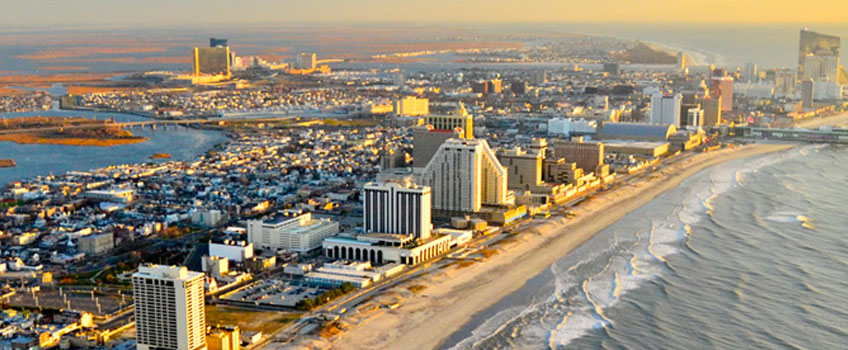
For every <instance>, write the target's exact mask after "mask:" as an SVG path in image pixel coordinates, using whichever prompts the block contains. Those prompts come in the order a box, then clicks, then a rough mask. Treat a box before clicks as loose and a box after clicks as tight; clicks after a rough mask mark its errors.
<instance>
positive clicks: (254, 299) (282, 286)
mask: <svg viewBox="0 0 848 350" xmlns="http://www.w3.org/2000/svg"><path fill="white" fill-rule="evenodd" d="M325 291H326V289H324V288H317V287H310V286H304V285H299V284H296V283H293V282H291V281H286V280H281V279H267V280H263V281H258V282H255V283H251V284H250V285H248V286H246V287H244V288H240V289H238V290H236V291H234V292H231V293H227V294H226V295H224V296H222V297H221V299H223V300H228V301H234V302H245V303H253V304H254V305H272V306H286V307H294V306H295V304H297V302H298V301H300V300H302V299H305V298H312V297H315V296H318V295H320V294H321V293H323V292H325Z"/></svg>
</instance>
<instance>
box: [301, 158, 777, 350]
mask: <svg viewBox="0 0 848 350" xmlns="http://www.w3.org/2000/svg"><path fill="white" fill-rule="evenodd" d="M791 147H793V146H792V145H771V144H755V145H746V146H739V147H736V148H727V149H723V150H719V151H715V152H710V153H701V154H695V155H691V156H688V157H687V158H686V159H682V160H680V161H679V162H677V163H675V164H673V165H671V166H668V167H665V168H663V169H662V170H661V171H658V172H657V173H655V174H652V175H650V178H649V179H647V180H645V181H641V182H637V183H635V184H633V185H626V186H620V187H618V188H616V189H615V190H612V191H609V192H607V193H604V194H602V195H598V196H595V197H594V198H592V199H591V200H588V201H586V202H584V203H581V204H580V205H579V206H577V207H576V208H574V210H572V212H573V213H575V214H576V216H574V217H572V218H570V219H565V218H563V217H553V218H550V219H547V220H543V221H540V222H539V223H538V224H537V225H536V226H535V227H533V228H531V229H530V230H528V232H526V233H524V234H520V235H517V236H516V237H517V238H516V239H510V240H509V241H510V242H509V243H506V244H502V245H499V246H498V250H499V252H498V253H497V254H495V255H494V256H492V257H491V258H489V259H486V260H485V261H484V262H482V263H474V264H470V266H463V264H458V265H453V266H452V267H450V268H446V269H443V270H441V271H439V272H438V273H434V274H432V275H430V276H427V277H423V278H419V279H416V280H413V281H411V282H408V283H407V285H404V286H399V287H397V288H395V289H394V290H392V291H391V292H389V293H386V295H384V296H382V297H381V298H382V299H384V300H377V301H375V302H378V303H379V302H384V301H385V299H387V298H388V299H389V300H391V299H394V300H398V301H400V302H401V306H400V307H399V308H397V309H395V310H391V311H389V310H387V309H385V308H379V309H375V308H374V307H373V306H369V307H367V308H366V307H360V310H359V312H349V313H348V314H349V315H348V316H347V317H346V318H345V319H343V321H342V328H343V329H344V328H347V330H346V331H345V332H344V333H343V334H340V335H338V336H335V337H332V338H331V339H309V340H307V339H304V340H303V341H302V342H299V344H292V345H295V346H297V347H306V348H333V349H434V348H438V347H440V346H442V344H443V343H444V341H445V340H446V339H447V338H448V337H449V336H450V335H451V333H453V332H455V331H457V330H459V329H460V328H461V327H462V326H463V325H464V324H465V323H467V322H468V321H469V320H470V319H471V317H472V315H474V314H475V313H477V312H480V311H483V310H485V309H487V308H489V307H490V306H492V305H494V304H495V303H497V302H498V301H499V300H501V299H502V298H504V297H506V296H507V295H509V294H511V293H513V292H515V291H516V290H518V289H519V288H521V287H522V285H524V284H525V282H526V281H527V280H529V279H530V278H532V277H533V276H536V275H537V274H538V273H540V272H542V271H543V270H544V269H546V268H548V267H549V266H550V265H551V264H552V263H554V262H555V261H556V260H557V259H559V258H561V257H562V256H564V255H565V254H566V253H567V252H569V251H571V250H572V249H574V248H576V247H577V246H579V245H580V244H582V243H584V242H585V241H587V240H588V239H590V238H591V237H592V236H593V235H595V234H596V233H598V232H600V231H601V230H603V229H604V228H606V227H607V226H609V225H611V224H613V223H615V222H616V221H618V220H619V219H621V218H622V217H623V216H624V215H626V214H627V213H629V212H631V211H633V210H635V209H637V208H639V207H640V206H642V205H644V204H646V203H647V202H649V201H651V200H652V199H654V198H655V197H657V196H658V195H660V194H662V193H663V192H666V191H668V190H670V189H672V188H674V187H676V186H678V185H679V184H680V182H682V181H683V180H685V179H686V178H688V177H690V176H692V175H694V174H696V173H698V172H700V171H702V170H704V169H706V168H708V167H711V166H713V165H717V164H720V163H723V162H727V161H731V160H734V159H740V158H745V157H751V156H755V155H762V154H766V153H771V152H776V151H780V150H785V149H788V148H791ZM537 221H539V220H537ZM534 223H535V222H534ZM411 287H412V288H411ZM364 309H367V310H368V311H362V310H364ZM328 340H329V341H330V342H332V343H328Z"/></svg>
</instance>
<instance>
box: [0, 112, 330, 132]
mask: <svg viewBox="0 0 848 350" xmlns="http://www.w3.org/2000/svg"><path fill="white" fill-rule="evenodd" d="M309 117H315V116H309V115H285V116H272V117H262V116H256V115H253V116H250V115H239V116H233V117H221V118H192V119H151V120H144V121H130V122H116V121H113V120H102V123H89V124H80V125H60V126H46V127H39V128H25V129H8V130H0V135H11V134H22V133H32V132H45V131H59V130H69V129H97V128H103V127H119V128H122V129H125V128H136V127H140V128H145V127H149V128H151V129H154V130H155V129H156V128H157V127H158V126H162V127H164V128H165V129H166V130H167V128H168V127H169V126H173V127H174V128H176V127H178V126H183V127H192V126H197V125H201V124H220V123H234V122H256V123H268V122H278V121H284V120H291V119H297V118H309ZM308 124H310V123H305V124H304V125H308Z"/></svg>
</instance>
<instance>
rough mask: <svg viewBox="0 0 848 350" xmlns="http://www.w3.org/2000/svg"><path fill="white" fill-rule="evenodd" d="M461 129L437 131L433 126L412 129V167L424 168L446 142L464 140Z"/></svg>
mask: <svg viewBox="0 0 848 350" xmlns="http://www.w3.org/2000/svg"><path fill="white" fill-rule="evenodd" d="M463 134H464V132H463V131H461V129H452V130H437V129H435V128H433V126H432V125H422V126H417V127H414V128H412V142H413V146H412V166H413V167H415V168H423V167H426V166H427V163H430V159H432V158H433V156H434V155H435V154H436V152H437V151H438V150H439V147H441V146H442V144H443V143H445V141H447V140H449V139H452V138H462V135H463Z"/></svg>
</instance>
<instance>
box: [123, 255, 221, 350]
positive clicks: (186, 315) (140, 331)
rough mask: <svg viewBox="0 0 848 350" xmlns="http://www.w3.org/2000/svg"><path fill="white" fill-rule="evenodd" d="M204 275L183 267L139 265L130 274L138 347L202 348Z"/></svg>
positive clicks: (204, 345) (204, 332)
mask: <svg viewBox="0 0 848 350" xmlns="http://www.w3.org/2000/svg"><path fill="white" fill-rule="evenodd" d="M203 282H204V276H203V274H202V273H197V272H190V271H188V269H186V268H185V267H177V266H160V265H140V266H139V267H138V272H136V273H134V274H133V276H132V284H133V296H134V300H135V322H136V326H135V327H136V342H137V348H138V349H139V350H154V349H174V350H197V349H205V348H206V311H205V309H204V305H205V300H204V291H203Z"/></svg>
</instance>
